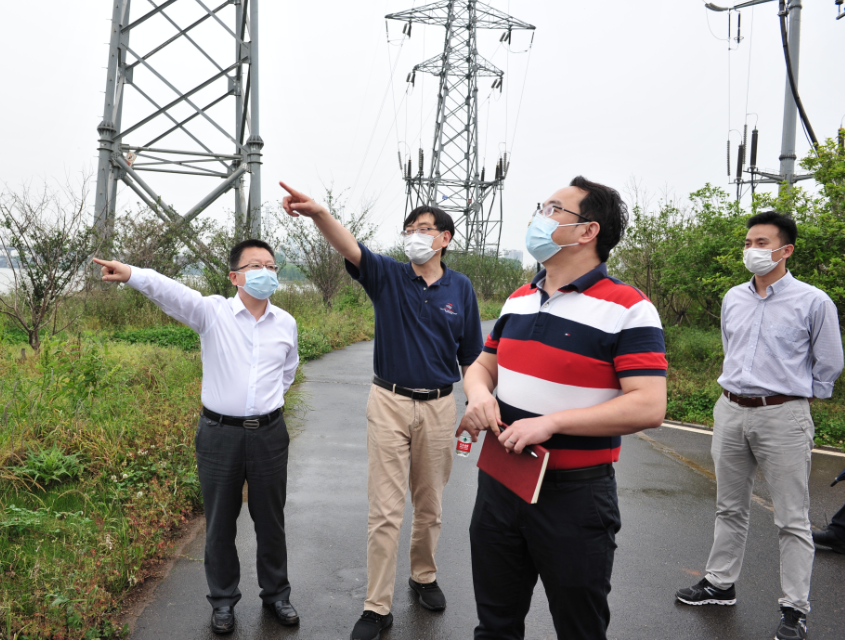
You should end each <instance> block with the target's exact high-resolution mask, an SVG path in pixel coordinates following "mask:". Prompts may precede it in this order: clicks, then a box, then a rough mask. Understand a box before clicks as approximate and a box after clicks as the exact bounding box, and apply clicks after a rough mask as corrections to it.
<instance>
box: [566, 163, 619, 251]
mask: <svg viewBox="0 0 845 640" xmlns="http://www.w3.org/2000/svg"><path fill="white" fill-rule="evenodd" d="M569 186H571V187H578V188H579V189H582V190H584V191H586V192H587V195H585V196H584V198H583V199H582V200H581V203H580V207H581V215H583V216H584V217H585V218H587V219H588V220H593V221H595V222H598V223H599V227H600V229H599V235H598V237H597V238H596V251H597V252H598V254H599V260H601V261H602V262H607V259H608V258H609V257H610V250H611V249H613V247H615V246H616V245H617V244H619V241H620V240H621V239H622V236H623V235H624V234H625V227H627V226H628V206H627V205H626V204H625V203H624V202H623V201H622V196H620V195H619V192H618V191H617V190H616V189H611V188H610V187H606V186H604V185H603V184H598V183H597V182H590V181H589V180H587V179H586V178H585V177H584V176H576V177H575V178H573V179H572V182H570V183H569Z"/></svg>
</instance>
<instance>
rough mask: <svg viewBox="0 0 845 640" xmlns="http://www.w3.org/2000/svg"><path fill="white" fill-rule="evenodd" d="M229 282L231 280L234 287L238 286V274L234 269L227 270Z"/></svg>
mask: <svg viewBox="0 0 845 640" xmlns="http://www.w3.org/2000/svg"><path fill="white" fill-rule="evenodd" d="M229 282H231V283H232V284H233V285H235V286H236V287H237V286H238V274H237V273H235V272H234V271H230V272H229Z"/></svg>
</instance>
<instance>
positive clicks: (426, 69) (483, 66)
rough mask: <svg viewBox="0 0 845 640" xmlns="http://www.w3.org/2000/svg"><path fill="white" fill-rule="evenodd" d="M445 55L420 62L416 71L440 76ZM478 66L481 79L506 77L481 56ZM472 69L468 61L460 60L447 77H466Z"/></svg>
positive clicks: (440, 54) (477, 56)
mask: <svg viewBox="0 0 845 640" xmlns="http://www.w3.org/2000/svg"><path fill="white" fill-rule="evenodd" d="M444 56H445V54H443V53H438V54H437V55H436V56H434V57H432V58H429V59H428V60H426V61H425V62H420V63H419V64H418V65H417V66H415V67H414V71H420V72H422V73H430V74H432V75H435V76H439V75H440V73H441V72H442V71H443V58H444ZM476 60H477V62H476V65H477V67H474V68H477V69H478V77H480V78H494V77H495V78H501V77H502V76H504V72H503V71H502V70H501V69H499V68H498V67H497V66H496V65H495V64H493V63H492V62H490V61H489V60H486V59H485V58H483V57H482V56H480V55H476ZM471 72H472V68H470V65H469V64H468V63H467V62H466V60H460V61H459V62H458V64H455V65H453V66H452V67H451V68H449V69H448V70H447V71H446V75H449V76H466V74H467V73H471Z"/></svg>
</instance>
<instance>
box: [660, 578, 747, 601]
mask: <svg viewBox="0 0 845 640" xmlns="http://www.w3.org/2000/svg"><path fill="white" fill-rule="evenodd" d="M675 597H676V598H677V599H678V600H680V601H681V602H683V603H684V604H692V605H700V604H724V605H731V604H736V589H735V588H734V586H733V585H731V586H730V587H728V588H727V589H719V588H717V587H714V586H713V585H712V584H710V583H709V582H708V581H707V578H702V579H701V581H699V582H697V583H696V584H694V585H692V586H691V587H687V588H686V589H678V590H677V591H676V592H675Z"/></svg>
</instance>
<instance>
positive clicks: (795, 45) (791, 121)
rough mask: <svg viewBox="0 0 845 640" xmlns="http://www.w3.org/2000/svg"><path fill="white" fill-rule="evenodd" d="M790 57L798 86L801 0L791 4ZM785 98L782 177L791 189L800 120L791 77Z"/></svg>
mask: <svg viewBox="0 0 845 640" xmlns="http://www.w3.org/2000/svg"><path fill="white" fill-rule="evenodd" d="M788 11H789V57H790V58H791V59H792V70H793V74H794V76H795V84H796V85H797V84H798V54H799V52H800V49H801V0H792V2H790V3H789V8H788ZM784 91H785V94H786V95H785V96H784V100H783V136H782V138H781V143H780V158H779V160H780V177H782V178H783V180H782V182H786V184H787V185H788V186H789V187H791V186H792V185H793V184H795V180H796V178H795V160H796V155H795V124H796V120H797V119H798V106H797V105H796V104H795V98H794V97H793V96H792V87H791V86H790V83H789V76H787V78H786V88H785V90H784Z"/></svg>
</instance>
